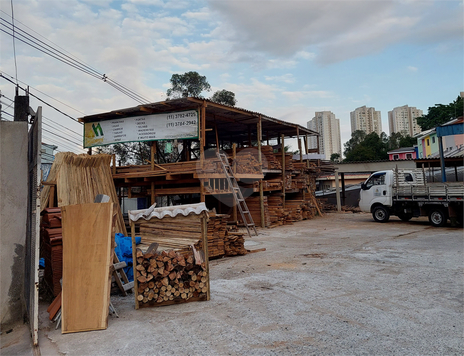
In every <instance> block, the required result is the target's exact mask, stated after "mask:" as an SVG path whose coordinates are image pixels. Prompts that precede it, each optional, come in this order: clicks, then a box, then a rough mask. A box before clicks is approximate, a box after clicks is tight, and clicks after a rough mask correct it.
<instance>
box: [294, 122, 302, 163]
mask: <svg viewBox="0 0 464 356" xmlns="http://www.w3.org/2000/svg"><path fill="white" fill-rule="evenodd" d="M296 141H297V142H298V151H299V152H300V162H303V149H302V148H301V139H300V128H299V127H297V128H296Z"/></svg>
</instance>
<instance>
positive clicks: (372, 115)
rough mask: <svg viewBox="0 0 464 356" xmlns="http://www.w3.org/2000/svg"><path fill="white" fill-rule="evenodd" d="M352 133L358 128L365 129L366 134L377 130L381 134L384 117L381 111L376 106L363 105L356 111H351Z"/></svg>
mask: <svg viewBox="0 0 464 356" xmlns="http://www.w3.org/2000/svg"><path fill="white" fill-rule="evenodd" d="M350 119H351V133H353V132H355V131H356V130H361V131H364V132H365V133H366V134H370V133H371V132H376V133H377V135H379V136H380V134H381V133H382V119H381V116H380V111H375V108H368V107H366V106H361V107H360V108H357V109H356V110H355V111H352V112H350Z"/></svg>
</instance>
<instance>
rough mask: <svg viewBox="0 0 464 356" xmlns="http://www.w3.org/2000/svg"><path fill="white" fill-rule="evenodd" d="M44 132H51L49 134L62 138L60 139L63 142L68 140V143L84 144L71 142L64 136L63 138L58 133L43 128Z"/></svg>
mask: <svg viewBox="0 0 464 356" xmlns="http://www.w3.org/2000/svg"><path fill="white" fill-rule="evenodd" d="M42 130H43V131H46V132H49V133H51V134H52V135H55V136H57V137H60V138H62V139H63V140H66V141H68V142H71V143H74V144H76V145H82V142H80V143H79V142H75V141H71V140H70V139H69V138H66V137H63V136H61V135H58V134H57V133H55V132H53V131H50V130H47V129H44V128H43V127H42Z"/></svg>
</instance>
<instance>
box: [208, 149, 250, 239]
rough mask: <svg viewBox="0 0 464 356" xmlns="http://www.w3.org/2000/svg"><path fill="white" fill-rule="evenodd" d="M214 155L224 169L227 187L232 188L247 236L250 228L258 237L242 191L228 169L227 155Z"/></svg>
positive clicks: (218, 153)
mask: <svg viewBox="0 0 464 356" xmlns="http://www.w3.org/2000/svg"><path fill="white" fill-rule="evenodd" d="M216 155H217V157H218V158H219V161H220V162H221V164H222V168H223V169H224V174H225V176H226V178H227V182H228V183H229V187H231V188H232V194H233V196H234V200H235V203H236V204H237V207H238V210H239V211H240V215H241V216H242V220H243V223H244V224H245V227H246V229H247V231H248V235H249V236H250V237H251V232H250V228H253V231H254V232H255V235H256V236H258V232H257V231H256V226H255V223H254V222H253V218H252V217H251V214H250V211H249V210H248V206H247V205H246V203H245V198H244V197H243V194H242V191H241V190H240V187H239V186H238V184H237V180H236V179H235V176H234V172H232V168H230V165H229V160H228V158H227V155H226V154H225V153H220V152H217V153H216Z"/></svg>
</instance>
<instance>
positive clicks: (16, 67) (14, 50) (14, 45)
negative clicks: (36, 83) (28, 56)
mask: <svg viewBox="0 0 464 356" xmlns="http://www.w3.org/2000/svg"><path fill="white" fill-rule="evenodd" d="M10 3H11V22H12V24H11V25H12V26H13V55H14V63H15V72H16V83H18V64H17V63H16V43H15V25H14V11H13V0H11V1H10Z"/></svg>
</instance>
